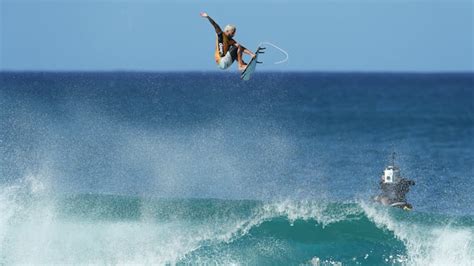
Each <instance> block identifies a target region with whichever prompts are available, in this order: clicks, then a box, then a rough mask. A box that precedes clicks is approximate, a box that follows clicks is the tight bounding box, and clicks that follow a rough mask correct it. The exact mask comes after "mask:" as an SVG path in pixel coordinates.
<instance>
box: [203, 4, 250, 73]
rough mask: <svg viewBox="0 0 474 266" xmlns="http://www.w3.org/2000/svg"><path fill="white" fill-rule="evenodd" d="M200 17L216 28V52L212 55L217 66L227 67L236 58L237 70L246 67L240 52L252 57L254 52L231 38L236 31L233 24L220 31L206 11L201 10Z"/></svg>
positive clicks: (242, 69)
mask: <svg viewBox="0 0 474 266" xmlns="http://www.w3.org/2000/svg"><path fill="white" fill-rule="evenodd" d="M201 17H203V18H207V19H208V20H209V22H210V23H211V24H212V26H213V27H214V29H215V30H216V34H217V41H216V52H215V55H214V56H215V59H216V63H217V65H218V66H219V68H220V69H227V68H229V67H230V66H231V65H232V64H233V63H234V61H235V60H236V59H237V62H238V63H239V70H240V71H244V70H245V68H246V67H247V64H246V63H245V62H244V60H243V59H242V54H243V53H246V54H248V55H250V56H252V58H253V57H255V54H254V53H252V51H250V50H248V49H247V48H245V47H243V46H242V45H241V44H239V43H238V42H236V41H235V40H234V39H233V38H234V35H235V32H236V28H235V26H233V25H227V26H225V28H224V31H222V29H221V28H220V27H219V25H218V24H217V23H216V22H215V21H214V20H213V19H212V18H211V17H209V15H208V14H207V13H205V12H202V13H201Z"/></svg>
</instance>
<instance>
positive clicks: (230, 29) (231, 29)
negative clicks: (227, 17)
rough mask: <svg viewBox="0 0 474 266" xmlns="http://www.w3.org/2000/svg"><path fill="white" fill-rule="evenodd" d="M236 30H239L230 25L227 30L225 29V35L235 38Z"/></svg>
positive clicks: (226, 27)
mask: <svg viewBox="0 0 474 266" xmlns="http://www.w3.org/2000/svg"><path fill="white" fill-rule="evenodd" d="M236 30H237V28H235V26H234V25H231V24H228V25H227V26H225V28H224V33H225V35H227V36H228V37H234V35H235V31H236Z"/></svg>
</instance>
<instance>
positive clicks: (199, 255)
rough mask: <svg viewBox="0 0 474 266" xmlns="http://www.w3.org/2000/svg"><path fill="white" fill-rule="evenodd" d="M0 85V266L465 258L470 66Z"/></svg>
mask: <svg viewBox="0 0 474 266" xmlns="http://www.w3.org/2000/svg"><path fill="white" fill-rule="evenodd" d="M0 78H1V79H0V106H1V108H0V123H1V125H2V126H1V127H0V214H1V215H0V264H6V265H11V264H154V265H156V264H159V265H160V264H161V265H162V264H171V265H174V264H178V265H183V264H224V265H229V264H235V265H240V264H244V265H249V264H250V265H257V264H258V265H311V264H318V263H319V264H320V265H340V264H342V265H453V264H454V265H472V264H473V261H474V209H473V208H474V204H473V203H474V202H473V197H472V188H473V185H472V180H473V179H472V178H473V172H474V171H473V165H474V140H473V139H474V138H473V134H474V117H473V114H474V101H473V99H474V90H473V81H474V77H473V76H472V75H471V74H449V75H448V74H436V75H435V74H431V75H421V74H323V73H286V74H285V73H266V74H258V75H256V76H255V79H253V80H252V81H251V82H249V83H242V82H240V81H239V79H238V77H236V76H234V75H226V74H205V73H170V74H164V73H161V74H160V73H1V74H0ZM393 151H395V152H396V153H397V161H396V162H397V165H398V166H400V168H401V170H402V175H403V176H405V177H407V178H410V179H413V180H414V181H415V182H416V185H415V186H414V187H413V188H412V190H411V192H410V193H409V195H408V201H409V202H410V203H411V204H412V205H413V206H414V210H413V211H411V212H406V211H402V210H399V209H392V208H384V207H382V206H379V205H376V204H374V203H372V202H371V200H370V198H371V197H372V196H373V195H375V194H376V193H377V192H378V190H377V189H378V188H377V185H378V181H379V177H380V174H381V171H382V170H383V169H384V167H385V166H386V165H387V164H388V163H389V160H390V155H391V153H392V152H393Z"/></svg>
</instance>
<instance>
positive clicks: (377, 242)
mask: <svg viewBox="0 0 474 266" xmlns="http://www.w3.org/2000/svg"><path fill="white" fill-rule="evenodd" d="M0 198H1V201H0V202H1V206H0V209H1V211H2V216H1V218H0V225H1V227H0V229H1V231H0V243H1V244H2V245H1V248H0V254H1V256H0V264H7V265H8V264H136V263H139V264H189V263H191V264H195V263H198V264H226V265H229V264H246V265H248V264H253V265H257V264H258V265H301V264H306V265H311V264H315V265H317V263H319V265H334V264H343V265H352V264H364V265H384V264H386V265H447V264H453V263H454V264H455V265H470V264H471V263H472V261H473V259H474V231H473V228H474V220H473V218H472V217H456V218H454V217H450V216H442V215H429V214H424V213H409V214H407V213H406V212H404V211H401V210H398V209H386V208H380V207H377V206H371V205H368V204H365V203H323V202H315V201H274V202H263V201H254V200H217V199H182V200H179V199H174V200H171V199H169V200H165V199H151V198H140V197H130V196H113V195H98V194H84V195H76V196H62V197H52V196H51V195H50V194H49V193H48V191H46V190H44V187H43V185H42V184H40V183H38V182H37V180H34V179H33V178H30V179H29V180H24V182H22V183H21V184H15V185H12V186H9V187H4V188H3V189H2V190H1V193H0Z"/></svg>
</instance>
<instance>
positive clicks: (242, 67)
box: [239, 64, 247, 71]
mask: <svg viewBox="0 0 474 266" xmlns="http://www.w3.org/2000/svg"><path fill="white" fill-rule="evenodd" d="M246 67H247V64H240V65H239V70H240V71H244V70H245V68H246Z"/></svg>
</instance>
